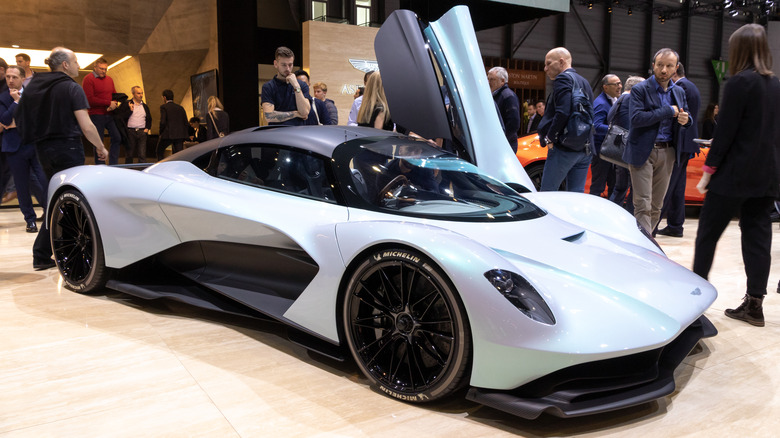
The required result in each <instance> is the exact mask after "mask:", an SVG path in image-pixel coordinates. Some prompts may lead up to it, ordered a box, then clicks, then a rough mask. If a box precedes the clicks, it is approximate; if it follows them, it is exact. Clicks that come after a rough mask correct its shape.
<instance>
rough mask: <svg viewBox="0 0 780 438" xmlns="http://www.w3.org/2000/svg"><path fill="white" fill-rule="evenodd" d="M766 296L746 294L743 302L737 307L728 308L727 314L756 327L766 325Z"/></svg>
mask: <svg viewBox="0 0 780 438" xmlns="http://www.w3.org/2000/svg"><path fill="white" fill-rule="evenodd" d="M763 303H764V297H754V296H750V295H745V298H744V299H743V301H742V304H740V305H739V307H737V308H736V309H726V311H725V312H723V313H725V314H726V316H728V317H729V318H733V319H738V320H740V321H745V322H746V323H748V324H751V325H754V326H756V327H763V326H764V308H763Z"/></svg>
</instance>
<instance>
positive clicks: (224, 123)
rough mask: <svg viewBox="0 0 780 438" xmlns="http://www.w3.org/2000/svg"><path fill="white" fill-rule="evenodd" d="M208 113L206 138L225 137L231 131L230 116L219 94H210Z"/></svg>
mask: <svg viewBox="0 0 780 438" xmlns="http://www.w3.org/2000/svg"><path fill="white" fill-rule="evenodd" d="M208 109H209V112H208V114H207V115H206V139H208V140H211V139H212V138H218V137H224V136H226V135H228V134H229V133H230V117H229V116H228V113H227V112H225V110H224V109H223V108H222V102H220V100H219V98H218V97H217V96H209V100H208Z"/></svg>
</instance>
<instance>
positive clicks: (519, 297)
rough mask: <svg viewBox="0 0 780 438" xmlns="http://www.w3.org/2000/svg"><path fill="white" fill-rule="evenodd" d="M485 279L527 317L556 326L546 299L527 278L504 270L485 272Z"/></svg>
mask: <svg viewBox="0 0 780 438" xmlns="http://www.w3.org/2000/svg"><path fill="white" fill-rule="evenodd" d="M485 278H487V279H488V281H489V282H490V284H492V285H493V287H495V288H496V290H498V291H499V292H500V293H501V295H503V296H504V297H505V298H506V299H507V300H509V302H510V303H512V305H514V306H515V307H517V309H518V310H519V311H521V312H523V313H524V314H525V315H526V316H527V317H529V318H531V319H533V320H534V321H538V322H541V323H544V324H549V325H553V324H555V316H553V313H552V311H551V310H550V308H549V307H548V306H547V303H546V302H544V298H542V296H541V295H540V294H539V292H538V291H537V290H536V289H534V287H533V286H531V283H529V282H528V280H526V279H525V278H523V277H521V276H520V275H518V274H515V273H514V272H510V271H504V270H502V269H493V270H490V271H487V272H485Z"/></svg>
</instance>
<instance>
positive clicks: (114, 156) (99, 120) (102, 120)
mask: <svg viewBox="0 0 780 438" xmlns="http://www.w3.org/2000/svg"><path fill="white" fill-rule="evenodd" d="M89 119H90V120H92V123H93V124H94V125H95V129H97V132H98V134H100V138H101V139H103V131H105V130H106V129H108V136H109V137H111V147H110V148H109V149H108V164H119V148H120V146H121V144H122V134H120V133H119V129H117V127H116V122H114V116H110V115H108V114H92V115H90V116H89ZM95 164H106V162H105V161H102V160H98V157H97V149H96V150H95Z"/></svg>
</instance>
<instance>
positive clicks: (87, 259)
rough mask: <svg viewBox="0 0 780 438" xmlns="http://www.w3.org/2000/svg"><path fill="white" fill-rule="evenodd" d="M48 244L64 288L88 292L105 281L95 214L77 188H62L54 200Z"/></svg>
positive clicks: (106, 269) (105, 272)
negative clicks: (65, 189) (49, 242)
mask: <svg viewBox="0 0 780 438" xmlns="http://www.w3.org/2000/svg"><path fill="white" fill-rule="evenodd" d="M51 246H52V252H53V253H54V261H55V262H57V268H58V269H59V271H60V275H61V276H62V280H63V283H64V285H65V287H66V288H68V289H70V290H73V291H76V292H81V293H89V292H94V291H95V290H97V289H100V288H102V287H103V286H104V285H105V284H106V281H108V276H109V271H108V268H106V265H105V259H104V256H103V243H102V241H101V239H100V233H99V232H98V228H97V223H96V221H95V217H94V215H93V214H92V210H91V209H90V207H89V204H88V203H87V201H86V199H84V196H83V195H82V194H81V193H80V192H78V191H76V190H67V191H65V192H62V193H61V194H60V195H59V196H58V197H57V201H56V202H55V203H54V207H53V208H52V216H51Z"/></svg>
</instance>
